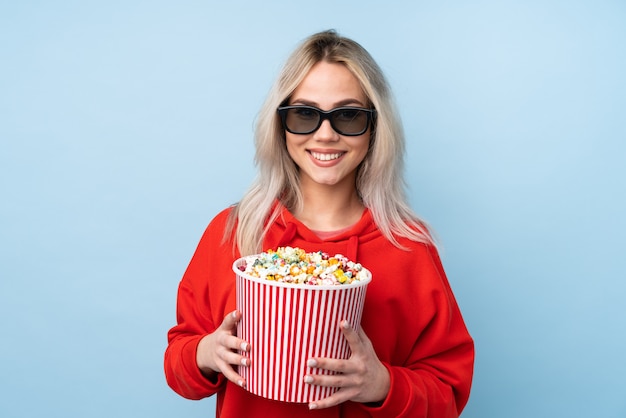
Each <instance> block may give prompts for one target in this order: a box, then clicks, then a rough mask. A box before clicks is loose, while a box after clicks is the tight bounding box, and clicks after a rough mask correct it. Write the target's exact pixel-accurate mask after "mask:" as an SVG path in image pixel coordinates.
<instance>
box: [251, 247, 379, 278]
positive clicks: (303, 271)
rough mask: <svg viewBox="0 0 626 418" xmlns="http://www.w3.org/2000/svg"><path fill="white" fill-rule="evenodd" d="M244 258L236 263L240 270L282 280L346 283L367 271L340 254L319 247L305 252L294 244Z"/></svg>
mask: <svg viewBox="0 0 626 418" xmlns="http://www.w3.org/2000/svg"><path fill="white" fill-rule="evenodd" d="M245 260H246V265H245V266H243V265H242V266H240V267H239V269H240V270H241V271H242V272H243V273H245V274H248V275H250V276H253V277H258V278H261V279H265V280H272V281H276V282H281V283H292V284H307V285H325V286H328V285H347V284H350V283H352V282H353V281H355V280H362V279H365V278H366V277H367V275H368V274H369V273H368V272H367V270H365V269H364V268H363V266H361V264H359V263H355V262H353V261H350V260H348V259H347V258H346V257H344V256H343V255H341V254H336V255H335V256H333V257H331V256H330V255H329V254H327V253H325V252H322V251H317V252H311V253H307V252H306V251H304V250H303V249H301V248H293V247H279V248H277V249H276V250H268V251H266V252H264V253H261V254H257V255H254V256H249V257H245Z"/></svg>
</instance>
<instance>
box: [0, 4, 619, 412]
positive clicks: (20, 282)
mask: <svg viewBox="0 0 626 418" xmlns="http://www.w3.org/2000/svg"><path fill="white" fill-rule="evenodd" d="M223 3H228V5H224V4H223ZM257 3H258V4H257ZM382 3H383V2H378V1H377V2H374V1H360V2H354V1H352V2H336V1H327V0H320V1H315V2H309V3H306V2H305V3H302V2H300V3H298V6H294V5H293V3H292V2H288V1H282V2H278V1H264V2H254V5H252V4H253V2H250V4H248V3H247V2H241V1H232V2H208V1H204V2H202V1H181V2H165V1H94V2H81V1H69V0H63V1H56V2H37V1H22V2H10V1H3V2H1V3H0V329H2V344H0V358H1V359H2V361H0V414H1V415H2V416H6V417H35V416H65V417H87V416H88V417H112V416H116V417H138V416H151V417H169V416H187V417H206V416H210V415H212V413H211V412H210V411H212V409H213V407H214V401H213V400H203V401H200V402H192V401H187V400H184V399H182V398H179V397H178V396H177V395H175V394H174V393H173V392H172V391H170V390H169V388H168V387H167V386H166V384H165V382H164V378H163V373H162V365H161V364H162V354H163V350H164V349H165V346H166V339H165V334H166V332H167V330H168V329H169V327H170V326H172V325H173V323H174V320H175V318H174V308H175V293H176V287H177V283H178V280H179V279H180V277H181V275H182V273H183V271H184V269H185V267H186V264H187V262H188V261H189V258H190V257H191V254H192V252H193V250H194V248H195V245H196V243H197V240H198V239H199V237H200V234H201V232H202V230H203V228H204V227H205V225H206V224H207V223H208V221H209V220H210V219H211V218H212V216H213V215H215V213H216V212H217V211H218V210H220V209H221V208H223V207H225V206H226V205H228V204H230V203H233V202H235V201H236V200H238V199H239V197H240V196H241V194H242V193H243V192H244V190H245V189H246V188H247V186H248V184H249V183H250V181H251V180H252V178H253V176H254V174H255V171H254V167H253V164H252V156H253V150H252V142H251V135H252V129H253V121H254V118H255V116H256V112H257V110H258V108H259V106H260V104H261V102H262V100H263V98H264V96H265V94H266V92H267V90H268V89H269V86H270V84H271V83H272V81H273V78H274V76H275V75H276V73H277V71H278V68H279V67H280V65H281V64H282V62H283V60H284V59H285V58H286V56H287V54H288V53H289V52H290V51H291V50H292V48H293V47H294V46H295V45H296V43H297V42H299V41H300V40H301V39H302V38H304V37H306V36H307V35H309V34H311V33H312V32H315V31H318V30H322V29H327V28H331V27H332V28H336V29H338V30H339V31H340V32H341V33H343V34H345V35H348V36H350V37H353V38H355V39H356V40H358V41H359V42H361V43H362V44H363V45H364V46H365V47H366V48H368V49H369V51H370V52H371V53H372V55H374V57H375V58H376V59H377V60H378V61H379V63H380V64H381V66H382V67H383V69H384V70H385V71H386V73H387V75H388V77H389V79H390V82H391V84H392V86H393V87H394V89H395V92H396V96H397V100H398V102H399V105H400V106H399V108H400V111H401V116H402V118H403V120H404V122H405V128H406V133H407V137H408V141H409V146H408V158H407V175H408V180H409V186H410V195H411V200H412V203H413V206H414V208H415V209H416V211H418V212H419V213H420V214H421V215H423V216H424V217H425V218H426V219H427V220H428V221H429V222H430V223H431V224H432V225H433V227H434V228H435V229H436V230H437V231H438V233H439V236H440V239H441V241H442V244H443V251H442V257H443V261H444V264H445V266H446V269H447V271H448V275H449V279H450V281H451V283H452V286H453V288H454V290H455V292H456V295H457V298H458V301H459V304H460V305H461V308H462V310H463V312H464V315H465V318H466V321H467V324H468V326H469V328H470V330H471V332H472V334H473V336H474V337H475V339H476V347H477V361H476V374H475V383H474V389H473V394H472V398H471V400H470V403H469V405H468V407H467V409H466V412H465V413H464V415H463V416H464V417H465V418H503V417H506V418H527V417H533V418H538V417H546V418H547V417H556V416H559V417H565V416H567V417H590V416H594V417H604V418H623V417H626V385H625V384H624V382H623V376H624V375H626V361H625V360H624V353H625V352H626V332H625V331H626V326H625V322H626V321H625V320H626V309H625V308H624V307H623V306H624V305H623V301H624V300H625V299H626V284H625V283H626V281H625V280H624V279H626V274H625V273H626V269H625V268H624V261H623V260H624V256H623V252H624V249H625V248H624V240H623V236H624V234H625V233H626V225H625V222H624V214H625V213H626V197H625V196H626V190H625V189H626V186H625V179H626V169H625V168H624V167H625V166H626V128H625V126H626V125H625V123H624V122H625V120H626V81H625V80H626V77H625V76H624V74H626V48H624V45H625V43H626V24H625V22H626V4H625V3H624V2H622V1H618V0H615V1H608V0H596V1H591V0H589V1H575V0H574V1H517V2H516V1H495V0H484V1H472V2H460V1H445V2H440V1H404V2H387V3H389V4H387V5H383V4H382Z"/></svg>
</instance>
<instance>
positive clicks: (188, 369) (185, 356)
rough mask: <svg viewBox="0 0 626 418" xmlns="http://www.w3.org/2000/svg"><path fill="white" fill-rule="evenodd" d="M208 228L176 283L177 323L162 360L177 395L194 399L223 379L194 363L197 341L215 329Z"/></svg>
mask: <svg viewBox="0 0 626 418" xmlns="http://www.w3.org/2000/svg"><path fill="white" fill-rule="evenodd" d="M210 229H211V227H210V226H209V228H207V230H206V231H205V233H204V235H203V236H202V238H201V240H200V243H199V244H198V247H197V249H196V251H195V253H194V255H193V257H192V259H191V261H190V263H189V266H188V267H187V270H186V271H185V274H184V275H183V278H182V280H181V282H180V284H179V286H178V297H177V302H176V320H177V325H175V326H174V327H173V328H172V329H170V331H169V332H168V335H167V338H168V346H167V349H166V351H165V361H164V368H165V377H166V380H167V383H168V385H169V386H170V387H171V388H172V389H173V390H174V391H175V392H176V393H178V394H179V395H181V396H183V397H185V398H188V399H194V400H198V399H202V398H205V397H208V396H211V395H213V394H215V393H216V392H218V391H219V390H220V389H221V387H222V386H223V385H224V384H225V381H226V379H225V377H224V375H223V374H221V373H218V374H216V376H215V378H214V379H209V378H207V377H206V376H205V375H203V374H202V372H201V371H200V369H199V368H198V366H197V363H196V350H197V347H198V343H199V342H200V340H201V339H202V338H203V337H204V336H205V335H208V334H210V333H212V332H213V331H214V330H215V329H216V324H215V323H214V321H213V320H212V316H211V314H210V312H211V308H210V306H209V298H208V286H209V283H208V277H209V275H210V271H209V265H210V263H209V255H210V251H211V246H210V242H211V230H210ZM219 239H221V237H220V238H219ZM218 325H219V324H218Z"/></svg>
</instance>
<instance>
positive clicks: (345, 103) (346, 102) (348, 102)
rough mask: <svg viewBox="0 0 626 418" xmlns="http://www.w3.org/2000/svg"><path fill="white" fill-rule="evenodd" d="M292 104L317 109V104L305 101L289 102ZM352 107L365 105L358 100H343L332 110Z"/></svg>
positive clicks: (334, 105)
mask: <svg viewBox="0 0 626 418" xmlns="http://www.w3.org/2000/svg"><path fill="white" fill-rule="evenodd" d="M294 103H299V104H303V105H306V106H313V107H317V108H319V104H318V103H316V102H313V101H311V100H306V99H295V100H291V104H294ZM354 105H357V106H362V107H365V104H364V103H363V102H361V101H360V100H358V99H344V100H340V101H338V102H336V103H334V104H333V108H337V107H343V106H354Z"/></svg>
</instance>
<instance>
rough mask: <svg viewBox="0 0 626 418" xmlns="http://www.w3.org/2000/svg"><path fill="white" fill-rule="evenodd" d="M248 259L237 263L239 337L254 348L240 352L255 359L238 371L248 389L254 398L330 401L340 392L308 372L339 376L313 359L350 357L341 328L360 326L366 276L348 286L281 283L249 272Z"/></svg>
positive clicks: (234, 265)
mask: <svg viewBox="0 0 626 418" xmlns="http://www.w3.org/2000/svg"><path fill="white" fill-rule="evenodd" d="M245 264H246V261H245V259H244V258H240V259H238V260H236V261H235V262H234V263H233V271H234V272H235V273H236V275H237V309H238V310H240V311H241V313H242V318H241V321H239V324H238V326H237V336H238V337H239V338H242V339H243V340H245V341H247V342H249V343H250V345H251V349H250V351H249V352H241V354H242V355H244V356H246V357H248V358H250V359H251V365H250V366H248V367H239V374H240V375H241V376H242V377H243V378H245V379H246V382H247V386H246V389H247V390H248V391H250V392H251V393H253V394H255V395H259V396H262V397H264V398H268V399H273V400H277V401H284V402H301V403H308V402H312V401H316V400H319V399H323V398H326V397H328V396H330V395H331V394H332V393H334V392H335V391H336V390H337V388H332V387H322V386H314V385H310V384H307V383H304V376H305V375H306V374H331V373H332V374H334V372H329V371H327V370H321V369H315V368H310V367H308V366H307V365H306V361H307V360H308V359H310V358H312V357H328V358H336V359H347V358H349V357H350V354H351V352H350V346H349V345H348V342H347V341H346V339H345V337H344V336H343V333H342V332H341V329H340V326H339V325H340V322H341V321H342V320H344V319H345V320H347V321H349V323H350V324H351V325H352V326H353V327H354V328H355V329H357V328H358V327H359V326H360V323H361V315H362V313H363V303H364V302H365V292H366V290H367V284H368V283H369V282H370V281H371V273H370V272H369V271H368V272H367V278H366V279H363V280H359V281H354V282H352V283H351V284H348V285H329V286H322V285H320V286H315V285H305V284H290V283H281V282H275V281H270V280H265V279H261V278H257V277H253V276H250V275H247V274H244V273H243V272H241V271H240V270H239V267H240V266H244V267H245Z"/></svg>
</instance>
